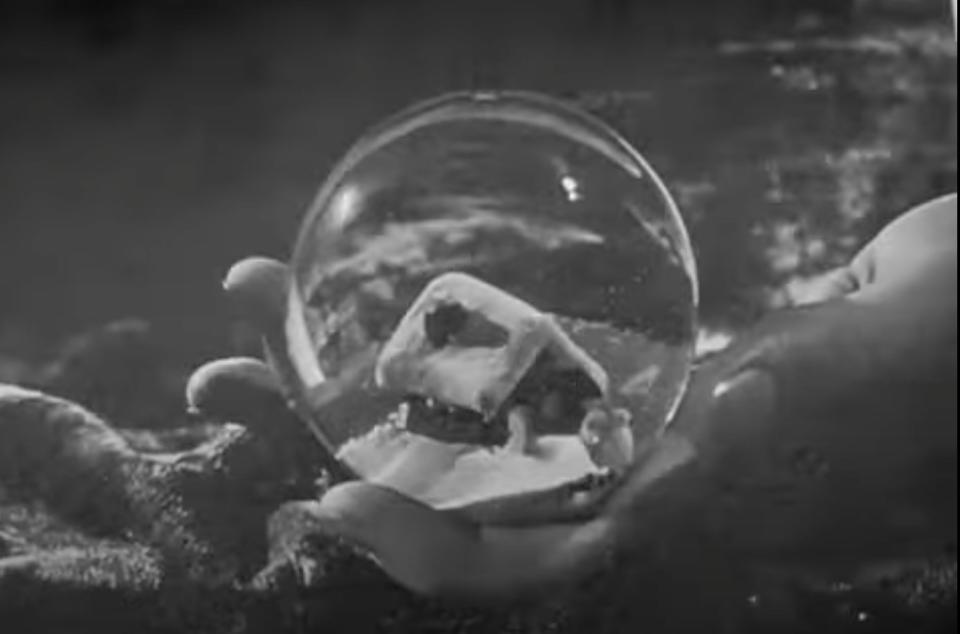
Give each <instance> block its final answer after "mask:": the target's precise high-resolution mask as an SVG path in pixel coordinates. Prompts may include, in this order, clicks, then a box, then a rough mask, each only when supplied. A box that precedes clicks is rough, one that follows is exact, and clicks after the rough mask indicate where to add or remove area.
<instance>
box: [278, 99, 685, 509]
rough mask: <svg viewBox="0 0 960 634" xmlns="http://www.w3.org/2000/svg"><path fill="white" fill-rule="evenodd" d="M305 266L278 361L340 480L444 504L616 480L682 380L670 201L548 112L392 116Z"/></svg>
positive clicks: (595, 138) (354, 160) (368, 147)
mask: <svg viewBox="0 0 960 634" xmlns="http://www.w3.org/2000/svg"><path fill="white" fill-rule="evenodd" d="M291 268H292V276H291V279H292V281H291V285H290V289H289V304H288V310H287V321H286V326H285V327H286V332H285V335H286V342H285V346H286V348H285V351H284V354H283V355H281V356H283V357H284V358H282V359H280V360H279V361H280V362H281V365H282V366H283V367H284V368H286V372H285V374H287V382H288V383H289V384H290V385H289V387H290V388H291V389H290V391H291V393H292V394H293V396H294V401H295V402H296V404H297V406H298V408H299V410H300V411H301V412H302V413H303V415H304V417H305V418H307V422H308V424H309V425H310V426H311V428H312V429H313V431H314V433H315V435H316V436H317V438H318V439H320V441H321V442H323V443H324V445H326V447H327V448H328V449H329V450H330V452H331V453H333V454H334V455H336V456H337V459H338V461H339V464H340V465H342V466H343V467H344V468H345V470H346V471H347V472H349V473H351V474H353V475H355V476H358V477H361V478H364V479H367V480H369V481H372V482H376V483H379V484H382V485H384V486H388V487H392V488H394V489H396V490H397V491H400V492H402V493H404V494H406V495H408V496H410V497H413V498H415V499H418V500H420V501H422V502H425V503H427V504H430V505H432V506H434V507H437V508H449V507H458V506H463V505H470V504H473V503H478V502H483V501H487V500H491V499H497V498H501V497H504V496H513V495H516V494H522V493H528V492H532V491H537V490H542V489H551V488H554V487H557V486H560V485H570V484H574V486H584V487H586V488H588V489H589V488H591V487H593V488H596V487H599V486H605V485H606V484H607V483H610V482H615V481H616V478H617V477H618V476H619V475H621V474H623V473H624V472H625V470H626V469H627V468H628V467H629V465H630V463H631V461H632V460H633V458H634V455H635V454H636V452H637V448H638V447H640V445H641V443H643V442H644V440H645V439H648V438H650V437H651V436H652V435H654V434H656V433H657V432H658V431H659V430H661V429H662V428H663V426H664V425H665V424H667V423H668V421H669V420H670V418H671V417H672V415H673V413H674V411H675V409H676V408H677V405H678V403H679V400H680V398H681V396H682V394H683V391H684V388H685V386H686V383H687V379H688V375H689V372H690V367H691V359H692V352H693V346H694V339H695V336H694V335H695V321H696V303H697V283H696V272H695V266H694V261H693V255H692V250H691V247H690V243H689V239H688V237H687V233H686V230H685V228H684V225H683V221H682V220H681V218H680V215H679V213H678V211H677V208H676V205H675V204H674V202H673V201H672V199H671V197H670V195H669V193H668V192H667V190H666V188H665V187H664V185H663V183H662V182H661V180H660V178H659V177H658V176H657V174H656V173H655V172H654V171H653V170H652V169H651V168H650V166H649V164H648V163H647V162H646V161H645V160H644V159H643V158H642V157H641V155H640V154H639V153H638V152H637V151H636V150H634V149H633V148H632V147H630V146H629V145H628V144H627V143H626V142H625V141H624V140H623V139H621V138H620V137H619V136H618V135H617V134H616V133H615V132H613V131H612V130H611V129H610V128H608V127H607V126H606V125H604V124H603V123H601V122H599V121H598V120H596V119H594V118H593V117H591V116H589V115H587V114H586V113H583V112H581V111H579V110H577V109H575V108H573V107H571V106H569V105H566V104H564V103H563V102H560V101H557V100H554V99H551V98H548V97H544V96H540V95H535V94H529V93H513V92H497V93H469V94H453V95H447V96H443V97H440V98H438V99H434V100H430V101H427V102H424V103H421V104H418V105H415V106H414V107H412V108H410V109H408V110H406V111H403V112H401V113H400V114H398V115H396V116H394V117H392V118H390V119H388V120H387V121H386V122H384V123H383V124H381V125H380V126H378V127H376V128H375V129H374V130H372V131H371V132H370V133H369V134H367V135H365V136H364V137H363V138H362V139H361V140H360V141H359V142H358V143H357V144H356V145H354V147H353V148H352V149H351V150H350V151H349V152H348V153H347V155H346V156H345V157H344V158H343V160H342V161H341V162H340V163H339V165H337V166H336V167H335V168H334V169H333V171H332V172H331V174H330V176H329V178H328V179H327V181H326V183H325V184H324V185H323V187H322V188H321V190H320V192H319V194H318V195H317V197H316V200H315V202H314V203H313V205H312V206H311V208H310V209H309V211H308V213H307V215H306V219H305V221H304V223H303V225H302V229H301V231H300V235H299V238H298V241H297V244H296V249H295V251H294V255H293V259H292V262H291ZM598 483H602V484H598Z"/></svg>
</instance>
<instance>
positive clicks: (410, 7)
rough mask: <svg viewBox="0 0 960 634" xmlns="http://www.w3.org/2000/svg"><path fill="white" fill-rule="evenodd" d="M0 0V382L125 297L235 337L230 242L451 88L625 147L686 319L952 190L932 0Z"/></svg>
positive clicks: (296, 212) (951, 146) (291, 229)
mask: <svg viewBox="0 0 960 634" xmlns="http://www.w3.org/2000/svg"><path fill="white" fill-rule="evenodd" d="M0 7H2V8H0V380H2V379H3V378H4V376H5V372H6V375H13V372H14V370H15V369H14V370H11V369H10V368H11V367H12V365H14V364H16V363H18V361H16V360H17V359H35V358H38V357H43V356H44V355H47V354H50V352H51V351H52V350H54V349H56V347H57V346H59V345H60V342H61V341H62V340H63V339H64V338H65V337H67V336H68V335H70V334H72V333H75V332H77V331H81V330H86V329H88V328H90V327H94V326H96V325H98V324H101V323H103V322H106V321H108V320H111V319H115V318H119V317H125V316H137V317H142V318H144V319H146V320H148V321H150V322H151V323H152V324H154V326H155V327H156V331H157V333H158V334H159V336H160V338H161V340H162V341H164V342H165V347H166V348H167V349H168V351H169V353H170V355H171V356H172V358H174V359H176V360H177V362H178V363H182V364H184V366H189V365H193V364H196V363H199V362H200V361H202V360H204V359H206V358H210V357H211V356H214V355H220V354H225V353H228V352H236V351H250V350H251V349H252V348H253V344H252V338H251V335H250V333H247V332H245V331H244V330H243V329H242V328H240V327H238V326H237V324H236V319H235V316H233V315H231V314H230V311H229V310H228V308H227V306H226V305H225V304H224V302H223V300H222V298H221V297H220V294H219V284H220V280H221V278H222V276H223V274H224V272H225V271H226V270H227V268H228V267H229V265H230V263H231V262H233V261H234V260H236V259H238V258H240V257H242V256H245V255H250V254H264V255H271V256H275V257H279V258H285V257H286V256H287V254H288V251H289V248H290V246H291V245H292V242H293V239H294V237H295V234H296V230H297V226H298V223H299V220H300V216H301V214H302V212H303V210H304V209H305V207H306V205H307V203H308V202H309V200H310V199H311V197H312V195H313V193H314V191H315V190H316V188H317V187H318V186H319V184H320V183H321V181H322V179H323V178H324V175H325V173H326V172H327V170H328V169H329V168H330V167H331V166H332V164H333V162H334V161H335V160H336V159H337V157H338V156H339V155H340V154H341V153H342V152H343V151H344V150H345V149H346V148H347V147H348V145H349V144H350V143H351V142H352V140H353V139H354V138H355V137H356V136H357V135H359V134H360V133H361V132H362V131H363V130H364V129H365V128H366V127H367V126H369V125H370V124H372V123H374V122H376V121H377V120H378V119H380V118H382V117H384V116H386V115H388V114H390V113H391V112H392V111H394V110H396V109H397V108H399V107H402V106H404V105H406V104H408V103H409V102H410V101H413V100H418V99H421V98H425V97H429V96H432V95H434V94H436V93H438V92H442V91H446V90H451V89H458V88H469V87H510V88H524V89H534V90H542V91H547V92H550V93H553V94H559V95H563V96H566V97H569V98H571V99H573V100H575V101H577V102H579V103H580V104H581V105H583V106H585V107H587V108H589V109H590V110H592V111H594V112H596V113H597V114H599V115H600V116H602V117H604V118H606V119H607V120H608V121H610V122H611V123H612V124H613V125H614V126H615V127H617V128H618V129H620V130H621V131H622V132H623V133H624V134H626V135H627V137H628V138H629V139H630V140H631V141H633V142H634V143H636V144H637V145H638V147H639V148H640V149H641V150H642V151H643V152H645V153H647V154H648V155H649V156H650V157H651V159H652V161H653V163H654V165H655V166H657V167H658V169H659V170H660V171H661V172H662V173H663V175H664V177H665V178H666V180H667V181H668V183H669V184H670V186H671V188H672V189H673V191H674V193H675V195H676V197H677V198H678V200H679V202H680V204H681V206H682V208H683V212H684V215H685V216H686V218H687V219H688V222H689V223H690V226H691V229H692V233H693V237H694V241H695V243H696V248H697V252H698V257H699V260H700V266H701V271H702V279H701V282H702V287H703V299H704V306H703V316H704V321H705V322H706V323H707V324H708V325H709V326H711V327H712V328H726V327H731V326H737V325H740V324H742V323H744V322H746V321H749V320H750V319H753V318H754V317H755V316H756V315H757V314H758V313H759V312H761V311H763V310H766V309H768V308H770V307H772V306H776V305H779V304H782V303H784V302H785V301H789V299H790V297H792V296H794V295H796V293H798V292H802V290H803V288H804V285H805V284H806V283H807V281H808V280H809V279H810V278H811V277H812V276H814V275H815V274H817V273H819V272H821V271H823V270H825V269H827V268H829V267H831V266H834V265H836V264H837V263H839V262H842V261H843V260H844V259H845V258H847V257H849V255H850V254H851V253H852V252H853V251H854V250H855V249H856V248H857V246H858V245H860V244H862V243H863V241H864V240H865V239H866V238H867V237H868V236H870V235H872V234H873V232H875V231H876V229H877V228H878V227H879V226H881V225H882V224H883V222H886V221H887V220H889V219H890V218H892V217H893V216H894V215H895V214H896V213H898V212H900V211H903V210H904V209H905V208H906V207H908V206H909V205H911V204H914V203H917V202H920V201H922V200H924V199H925V198H928V197H930V196H933V195H937V194H940V193H945V192H947V191H953V190H955V189H956V46H955V43H954V39H953V37H952V33H951V32H950V28H949V24H950V22H949V9H948V7H949V3H948V2H947V0H929V1H927V0H857V1H854V0H809V1H801V0H767V1H764V0H749V1H748V0H727V1H724V2H719V1H718V2H699V1H694V0H664V1H646V2H629V1H628V0H603V1H600V0H597V1H594V2H590V1H588V0H527V1H519V0H517V1H512V2H511V1H506V0H489V1H485V2H484V1H480V0H466V1H459V2H454V1H448V2H431V1H426V0H411V1H406V2H373V1H372V0H366V1H356V0H355V1H352V2H351V1H348V0H341V1H337V2H313V3H308V2H250V1H248V2H217V1H194V2H186V1H180V0H131V1H126V2H125V1H123V0H113V1H105V0H101V1H94V0H86V1H73V2H71V1H68V0H41V1H39V2H29V1H27V0H22V1H20V2H3V3H0ZM3 359H7V361H5V362H4V361H3ZM4 363H6V364H7V365H6V366H4ZM5 367H6V370H5Z"/></svg>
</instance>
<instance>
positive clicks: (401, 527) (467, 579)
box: [319, 482, 612, 600]
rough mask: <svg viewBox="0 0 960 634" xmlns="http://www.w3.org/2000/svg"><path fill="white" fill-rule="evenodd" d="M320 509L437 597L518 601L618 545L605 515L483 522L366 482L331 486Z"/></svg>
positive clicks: (333, 525)
mask: <svg viewBox="0 0 960 634" xmlns="http://www.w3.org/2000/svg"><path fill="white" fill-rule="evenodd" d="M319 509H320V510H319V512H320V514H321V516H322V521H323V523H324V524H325V526H326V527H327V530H330V531H332V532H334V533H336V534H338V535H340V536H342V537H344V538H345V539H347V540H348V541H351V542H353V543H354V544H355V545H356V546H358V547H359V548H360V549H361V550H364V551H366V552H367V553H369V555H370V556H371V557H372V558H373V559H374V560H375V561H376V562H377V563H378V564H379V565H380V566H381V568H382V569H383V570H384V571H385V572H386V573H387V574H388V575H390V576H391V577H392V578H393V579H395V580H396V581H398V582H399V583H401V584H402V585H404V586H406V587H407V588H409V589H411V590H413V591H415V592H419V593H421V594H425V595H432V596H447V597H459V598H466V599H470V600H484V599H505V598H510V599H516V598H517V596H518V594H522V593H529V592H534V591H538V590H542V589H543V588H544V587H545V586H546V587H549V586H550V585H553V584H557V583H564V582H567V581H569V580H570V579H571V578H576V577H579V576H581V575H583V574H586V572H588V571H589V570H590V569H592V568H593V567H594V566H597V565H599V564H600V563H602V561H603V558H604V555H606V554H608V553H610V552H611V546H612V544H611V541H610V536H611V535H612V532H611V531H610V530H609V524H608V523H607V522H606V521H605V520H602V519H601V520H594V521H592V522H585V523H576V524H560V525H543V526H537V527H482V526H480V525H477V524H474V523H472V522H469V521H467V520H465V519H464V518H463V517H461V516H460V515H458V514H456V513H453V512H443V511H437V510H435V509H433V508H431V507H429V506H427V505H425V504H422V503H420V502H417V501H415V500H412V499H410V498H407V497H405V496H403V495H401V494H399V493H397V492H395V491H392V490H391V489H387V488H384V487H379V486H376V485H371V484H367V483H362V482H354V483H348V484H344V485H340V486H338V487H335V488H333V489H331V490H330V491H329V492H328V493H327V494H326V495H325V496H324V497H323V498H322V499H321V501H320V505H319Z"/></svg>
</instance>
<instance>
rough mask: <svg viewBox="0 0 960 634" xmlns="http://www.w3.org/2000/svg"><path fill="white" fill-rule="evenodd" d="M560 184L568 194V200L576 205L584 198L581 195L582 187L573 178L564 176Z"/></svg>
mask: <svg viewBox="0 0 960 634" xmlns="http://www.w3.org/2000/svg"><path fill="white" fill-rule="evenodd" d="M560 184H561V185H562V186H563V189H564V191H565V192H567V199H568V200H569V201H570V202H572V203H575V202H577V201H578V200H581V199H582V198H583V195H582V194H581V193H580V185H579V184H578V183H577V181H576V180H575V179H574V178H573V177H572V176H564V177H563V178H561V179H560Z"/></svg>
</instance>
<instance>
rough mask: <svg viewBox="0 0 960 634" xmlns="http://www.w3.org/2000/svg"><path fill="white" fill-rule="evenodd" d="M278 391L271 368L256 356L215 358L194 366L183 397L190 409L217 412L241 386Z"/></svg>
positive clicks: (241, 392)
mask: <svg viewBox="0 0 960 634" xmlns="http://www.w3.org/2000/svg"><path fill="white" fill-rule="evenodd" d="M251 389H252V390H254V391H257V392H260V393H270V394H276V395H278V396H279V395H280V394H281V389H280V384H279V381H278V380H277V378H276V376H275V375H274V373H273V371H272V370H271V369H270V368H269V367H268V366H267V365H266V364H265V363H263V362H262V361H260V360H259V359H253V358H248V357H231V358H227V359H217V360H216V361H211V362H209V363H206V364H204V365H202V366H200V367H199V368H197V369H196V370H195V371H194V372H193V374H191V375H190V378H189V379H188V380H187V387H186V395H185V396H186V401H187V408H188V409H189V410H190V411H194V412H199V413H206V414H214V415H216V414H218V413H220V411H221V410H223V409H224V408H225V407H226V406H227V405H228V404H229V403H230V402H232V401H235V400H237V398H238V397H239V396H240V395H242V394H243V392H244V391H245V390H251Z"/></svg>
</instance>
